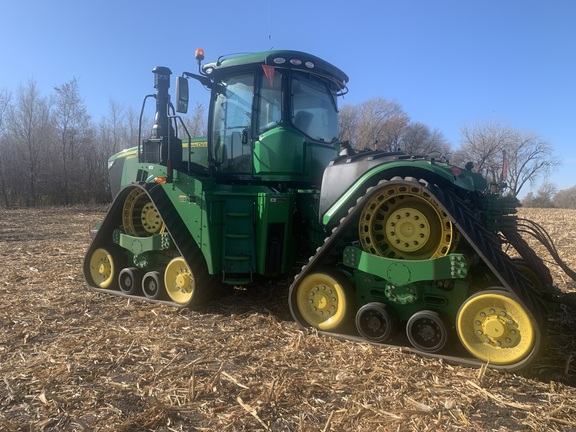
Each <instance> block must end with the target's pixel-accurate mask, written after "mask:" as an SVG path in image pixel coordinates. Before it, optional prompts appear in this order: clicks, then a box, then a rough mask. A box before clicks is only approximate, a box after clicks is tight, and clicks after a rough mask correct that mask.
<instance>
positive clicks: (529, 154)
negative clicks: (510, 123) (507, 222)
mask: <svg viewBox="0 0 576 432" xmlns="http://www.w3.org/2000/svg"><path fill="white" fill-rule="evenodd" d="M506 154H507V182H508V186H509V187H510V191H511V193H512V194H513V195H514V196H517V195H518V194H519V193H520V191H521V190H522V188H523V187H524V186H525V185H526V183H533V182H534V181H535V180H536V179H538V178H540V177H541V176H542V177H544V178H546V177H547V176H548V174H549V172H550V169H551V168H553V167H555V166H558V165H559V164H560V161H559V160H558V159H557V158H555V157H553V156H552V146H551V145H550V144H549V143H548V141H546V140H545V139H543V138H541V137H539V136H538V135H536V134H534V133H532V132H521V131H515V132H514V134H513V139H512V141H511V142H510V143H509V145H508V146H507V148H506ZM555 192H556V191H555ZM555 192H554V193H555Z"/></svg>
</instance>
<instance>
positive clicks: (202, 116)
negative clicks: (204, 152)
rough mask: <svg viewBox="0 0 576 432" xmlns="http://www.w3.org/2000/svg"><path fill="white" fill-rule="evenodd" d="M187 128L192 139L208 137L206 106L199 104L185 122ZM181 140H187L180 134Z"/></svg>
mask: <svg viewBox="0 0 576 432" xmlns="http://www.w3.org/2000/svg"><path fill="white" fill-rule="evenodd" d="M184 123H185V124H186V128H187V129H188V132H189V133H190V135H191V136H192V137H201V136H205V135H206V127H207V126H206V110H205V109H204V105H202V104H201V103H199V102H197V103H196V106H195V107H194V110H193V111H192V113H191V115H190V116H188V117H186V118H185V120H184ZM180 137H181V138H186V137H185V136H183V135H182V134H180Z"/></svg>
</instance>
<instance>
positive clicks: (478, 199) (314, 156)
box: [83, 50, 575, 371]
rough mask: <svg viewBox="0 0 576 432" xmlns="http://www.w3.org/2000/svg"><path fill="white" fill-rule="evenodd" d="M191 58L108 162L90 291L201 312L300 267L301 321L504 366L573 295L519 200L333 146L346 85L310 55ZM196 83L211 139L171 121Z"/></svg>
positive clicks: (448, 169) (87, 267)
mask: <svg viewBox="0 0 576 432" xmlns="http://www.w3.org/2000/svg"><path fill="white" fill-rule="evenodd" d="M196 59H197V61H198V73H189V72H184V73H183V74H182V76H180V77H178V78H177V79H176V98H175V99H176V101H175V102H176V108H174V106H173V104H172V103H171V100H170V96H169V87H170V76H171V71H170V69H168V68H165V67H156V68H154V70H153V73H154V87H155V89H156V93H155V94H154V95H151V96H152V97H154V98H155V101H156V115H155V119H154V125H153V127H152V132H151V134H150V137H149V138H146V139H144V140H142V141H140V140H139V141H140V142H139V145H138V147H137V148H131V149H127V150H124V151H122V152H120V153H118V154H116V155H114V156H112V157H111V158H110V160H109V175H110V184H111V187H112V193H113V195H114V201H113V203H112V205H111V207H110V209H109V211H108V213H107V215H106V217H105V219H104V220H103V221H102V222H101V223H100V224H98V227H97V229H95V230H93V231H92V232H91V236H92V239H93V240H92V244H91V246H90V248H89V250H88V252H87V254H86V258H85V260H84V268H83V270H84V276H85V278H86V281H87V283H88V285H89V286H90V288H91V289H93V290H96V291H99V292H105V293H110V294H115V295H119V296H124V297H129V298H139V299H143V300H147V301H150V302H158V303H163V304H169V305H172V306H176V307H197V306H199V305H202V304H204V303H205V302H206V301H207V300H208V299H211V298H214V297H215V296H218V295H221V293H222V291H221V288H222V287H225V286H249V285H251V284H255V283H259V282H261V281H263V280H264V281H269V280H273V279H278V278H286V277H288V276H292V275H293V274H294V269H295V268H301V270H300V271H299V272H298V274H297V275H296V277H295V278H294V280H293V283H292V285H291V287H290V291H289V299H288V303H289V307H290V310H291V313H292V316H293V317H294V319H295V320H296V321H297V322H298V323H299V324H300V325H301V326H303V327H313V328H316V329H318V330H319V331H320V332H322V333H327V334H331V335H336V336H338V337H344V338H349V339H354V340H364V341H368V342H370V343H375V344H384V345H392V346H403V347H406V348H408V349H409V350H411V351H414V352H416V353H419V354H423V355H428V356H434V357H440V358H445V359H448V360H450V361H454V362H456V363H461V364H468V365H480V364H483V363H489V364H490V366H492V367H495V368H498V369H503V370H509V371H512V370H518V369H521V368H523V367H525V366H527V365H528V364H530V363H531V362H532V361H533V360H534V359H535V357H536V356H537V355H538V354H539V352H540V351H541V348H542V347H543V345H544V342H545V338H546V334H545V332H546V327H545V325H546V321H547V315H548V313H549V310H550V309H551V308H552V307H554V306H555V305H557V304H559V303H566V304H571V305H574V303H575V301H574V297H573V295H568V294H563V293H561V292H560V291H559V290H558V289H557V288H556V287H555V286H554V285H553V283H552V278H551V276H550V272H549V270H548V269H547V267H546V266H545V265H544V263H543V262H542V260H541V259H540V258H539V257H538V256H537V255H536V254H535V253H534V252H533V250H532V249H531V248H530V247H529V246H528V244H527V243H526V242H525V240H524V239H523V238H522V237H521V236H520V235H519V232H520V231H525V232H526V231H529V232H531V233H532V234H534V235H535V236H536V237H538V238H542V237H543V236H542V235H541V228H540V227H538V226H537V225H535V224H533V223H530V222H529V221H519V220H518V218H517V217H516V215H515V214H516V208H517V201H516V200H515V199H514V198H510V197H506V196H503V195H502V194H501V191H500V189H499V188H494V185H489V184H488V183H487V182H486V180H485V179H484V178H483V177H482V176H481V175H479V174H476V173H474V172H472V170H471V169H462V168H458V167H456V166H453V165H451V164H449V162H448V161H446V160H445V159H444V158H442V157H441V156H440V155H436V156H432V155H407V154H404V153H402V152H393V153H390V152H382V151H363V152H354V151H342V152H341V151H340V150H341V143H340V142H339V140H338V104H337V99H338V96H340V95H343V94H345V93H346V91H347V87H346V84H347V82H348V77H347V75H346V74H345V73H344V72H342V71H341V70H340V69H338V68H337V67H335V66H333V65H331V64H330V63H328V62H326V61H324V60H322V59H320V58H318V57H316V56H313V55H310V54H306V53H303V52H297V51H269V52H263V53H257V54H247V55H238V56H234V57H221V58H219V59H218V60H217V61H215V62H212V63H207V64H205V65H203V66H202V63H201V62H202V60H203V59H204V54H203V52H202V51H201V50H198V51H197V54H196ZM190 79H193V80H197V81H199V82H200V84H202V85H203V86H204V87H206V88H207V89H209V90H210V106H209V117H208V135H207V137H201V138H192V137H190V135H189V134H188V133H187V130H186V127H185V126H184V124H183V122H182V121H181V118H180V117H179V116H178V115H177V114H176V112H182V113H185V112H186V111H187V109H188V102H189V96H188V82H189V80H190ZM147 98H148V96H147ZM145 101H146V99H145ZM340 153H343V154H340ZM520 225H521V227H522V228H521V229H520V228H519V226H520ZM544 240H545V244H546V245H547V246H548V247H549V249H551V250H553V246H552V245H551V244H550V242H548V241H546V239H544ZM510 247H513V249H514V250H515V251H516V252H517V254H516V256H517V257H516V258H511V257H510V256H509V254H507V253H506V252H504V250H508V249H509V248H510Z"/></svg>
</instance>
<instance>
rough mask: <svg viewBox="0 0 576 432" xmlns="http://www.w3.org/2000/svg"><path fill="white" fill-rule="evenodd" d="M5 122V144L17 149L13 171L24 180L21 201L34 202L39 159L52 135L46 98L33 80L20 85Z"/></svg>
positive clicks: (35, 199) (36, 199)
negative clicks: (6, 141)
mask: <svg viewBox="0 0 576 432" xmlns="http://www.w3.org/2000/svg"><path fill="white" fill-rule="evenodd" d="M6 126H7V127H6V129H7V139H8V145H12V146H14V148H15V149H16V151H17V160H16V162H18V163H17V164H16V166H14V167H13V169H15V170H16V171H15V172H13V173H12V174H14V175H16V176H18V178H23V179H25V180H26V183H27V184H26V185H25V186H27V188H26V196H25V197H24V201H25V203H26V204H30V205H33V206H34V205H36V204H37V203H38V186H39V175H41V172H40V171H39V166H40V161H41V160H42V158H43V157H45V156H46V155H47V153H48V152H47V147H48V143H50V141H51V139H52V135H53V128H52V125H51V124H50V103H49V100H48V99H47V98H44V97H42V96H40V94H39V92H38V89H37V86H36V82H35V81H33V80H30V81H28V84H27V85H26V86H20V87H19V89H18V93H17V97H16V101H15V104H14V106H12V107H11V109H9V110H8V113H7V125H6ZM22 195H24V194H22Z"/></svg>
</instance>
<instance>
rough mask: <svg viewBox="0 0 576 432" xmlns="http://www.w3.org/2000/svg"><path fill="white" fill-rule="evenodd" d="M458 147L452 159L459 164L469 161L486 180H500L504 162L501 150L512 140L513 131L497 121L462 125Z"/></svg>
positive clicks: (494, 181)
mask: <svg viewBox="0 0 576 432" xmlns="http://www.w3.org/2000/svg"><path fill="white" fill-rule="evenodd" d="M460 133H461V135H462V139H461V144H460V148H459V149H458V151H456V153H455V157H454V160H455V161H456V162H458V163H459V164H460V165H464V164H465V163H466V162H468V161H471V162H473V163H474V166H475V169H476V171H478V172H479V173H481V174H482V175H483V176H484V177H486V179H488V181H490V182H493V183H496V182H501V181H502V180H503V178H502V168H503V162H504V159H503V158H504V156H503V152H504V151H505V150H506V148H508V146H509V144H510V142H511V141H512V135H513V132H512V130H511V129H510V128H508V127H506V126H502V125H501V124H499V123H485V124H477V125H475V126H474V127H468V126H464V127H462V129H461V131H460Z"/></svg>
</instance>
